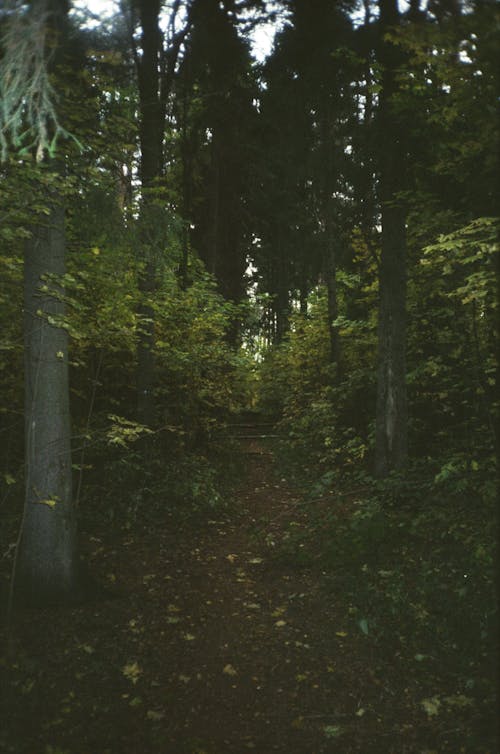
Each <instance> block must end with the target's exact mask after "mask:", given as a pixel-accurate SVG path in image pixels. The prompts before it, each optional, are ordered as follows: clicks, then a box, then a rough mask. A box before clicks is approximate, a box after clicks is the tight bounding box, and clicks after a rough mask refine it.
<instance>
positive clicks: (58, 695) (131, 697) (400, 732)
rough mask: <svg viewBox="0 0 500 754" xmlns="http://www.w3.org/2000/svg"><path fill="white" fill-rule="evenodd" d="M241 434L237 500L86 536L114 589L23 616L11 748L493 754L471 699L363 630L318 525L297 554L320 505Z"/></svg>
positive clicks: (9, 679) (130, 753)
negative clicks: (205, 511) (195, 514)
mask: <svg viewBox="0 0 500 754" xmlns="http://www.w3.org/2000/svg"><path fill="white" fill-rule="evenodd" d="M241 443H242V445H243V446H244V452H245V459H246V463H245V466H246V474H245V476H244V478H243V479H242V480H241V483H240V484H239V485H238V488H237V489H235V490H234V493H233V500H232V503H231V505H230V508H229V509H228V511H227V512H217V513H214V514H213V516H211V517H208V516H207V517H204V518H200V519H198V520H196V521H194V522H193V521H185V522H184V523H182V524H180V523H179V521H178V520H176V519H174V518H173V517H171V518H169V517H165V518H164V519H163V520H162V521H161V522H160V521H158V524H157V525H156V526H155V527H153V528H152V527H151V526H150V525H146V524H142V525H141V524H140V523H137V525H136V526H134V527H132V528H129V529H126V528H120V527H119V526H118V525H116V527H115V529H114V531H110V530H109V527H108V528H106V529H104V528H103V530H102V531H94V532H92V533H91V534H90V533H87V534H86V535H85V537H84V541H83V549H84V554H85V556H86V559H87V560H88V562H89V564H90V569H91V571H92V573H93V575H94V576H95V577H96V578H97V579H98V580H99V581H100V582H101V583H104V584H106V585H107V587H108V591H109V594H108V595H102V596H101V597H100V598H99V599H95V600H94V601H92V602H89V603H87V604H84V605H81V606H78V607H75V608H73V609H70V610H68V609H66V610H62V609H52V610H43V611H27V610H26V611H20V612H18V613H17V614H16V615H15V616H14V622H13V626H12V637H11V651H10V654H7V653H6V651H5V650H6V637H5V635H2V650H3V652H2V659H1V674H2V695H1V710H0V719H1V720H2V727H1V732H0V751H2V752H6V754H7V752H8V753H9V754H115V753H116V754H118V753H120V754H148V753H151V754H243V752H245V751H255V752H256V753H257V754H271V752H282V753H283V754H285V752H287V753H289V754H294V753H296V754H322V753H325V754H326V753H327V752H339V753H342V754H349V752H360V753H361V752H363V754H365V753H369V752H374V754H376V753H377V752H381V753H382V752H384V753H385V752H387V753H390V752H394V754H396V753H397V754H402V753H404V752H418V753H419V754H431V753H433V752H450V753H452V752H453V754H456V753H457V752H478V753H479V752H482V753H483V754H486V752H491V754H493V751H494V748H493V747H494V744H493V743H492V730H491V727H490V728H487V727H485V726H486V725H487V723H486V722H485V721H487V720H488V716H487V715H485V714H484V711H482V710H481V709H479V708H478V700H477V698H476V699H474V698H473V697H472V696H470V697H469V696H466V695H464V694H463V693H458V691H457V689H456V688H454V686H453V678H452V676H450V678H449V680H447V679H446V677H445V676H443V675H442V674H441V675H439V674H438V675H436V673H434V674H433V673H430V672H428V670H427V668H426V667H425V662H419V661H415V659H414V658H413V657H411V658H409V657H407V656H405V653H404V652H402V651H400V648H398V649H397V650H396V649H392V650H391V641H390V637H389V638H387V640H386V641H385V643H384V644H383V645H382V646H381V645H380V643H377V642H375V641H374V639H373V637H372V636H371V635H370V634H368V635H367V634H366V632H365V631H364V630H363V629H364V628H366V626H363V625H361V626H360V625H359V623H360V622H359V616H355V615H353V612H354V610H355V608H353V605H352V604H350V602H349V599H348V598H347V596H346V594H347V593H346V590H345V585H343V582H342V576H341V574H339V577H338V579H336V576H335V572H332V571H331V570H330V572H327V571H325V561H324V558H323V557H322V551H321V547H320V546H319V544H320V532H318V547H316V548H315V546H314V540H311V538H310V537H309V539H308V538H307V536H306V537H304V538H302V539H301V538H300V537H297V538H296V543H295V544H296V547H295V549H294V552H295V553H297V552H300V550H301V548H302V549H306V550H307V552H306V553H304V557H297V556H296V554H295V555H293V553H292V550H291V549H290V547H288V545H289V542H290V539H291V538H293V536H294V533H295V532H301V531H302V532H304V531H308V530H310V529H311V522H310V520H309V518H310V516H311V510H312V507H311V506H310V505H304V504H303V501H302V498H301V496H300V495H299V494H298V492H297V490H296V489H294V488H293V487H292V486H291V485H290V484H289V483H288V482H287V481H286V479H283V478H282V477H281V476H280V474H279V473H278V470H277V468H276V466H275V463H274V459H273V456H272V453H271V452H270V451H269V450H268V449H266V448H265V447H264V445H263V444H262V443H261V444H259V442H258V441H256V440H253V439H251V438H250V439H248V438H246V439H245V438H244V439H242V440H241ZM330 502H331V501H330ZM354 504H355V496H350V497H349V496H344V497H342V498H341V499H340V498H339V500H338V501H337V505H338V507H339V510H341V509H342V507H343V509H344V511H345V514H346V515H347V513H348V510H349V506H351V505H354ZM316 511H317V509H316ZM287 543H288V545H287ZM287 547H288V549H287ZM2 631H3V633H4V628H2ZM394 646H396V642H394Z"/></svg>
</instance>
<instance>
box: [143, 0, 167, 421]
mask: <svg viewBox="0 0 500 754" xmlns="http://www.w3.org/2000/svg"><path fill="white" fill-rule="evenodd" d="M159 13H160V2H159V0H141V2H140V4H139V14H140V22H141V28H142V39H141V46H142V57H141V58H140V60H138V64H137V72H138V81H139V100H140V113H141V115H140V127H139V139H140V145H141V164H140V174H141V185H142V190H143V196H142V211H141V223H142V225H143V243H144V246H145V248H146V249H147V248H148V243H147V241H148V223H149V222H151V220H150V218H149V217H148V204H149V203H150V202H151V196H150V194H149V192H150V191H151V189H152V188H153V186H154V184H155V181H156V180H157V179H158V178H159V177H160V174H161V168H162V143H163V113H162V103H161V98H160V51H161V46H162V38H161V33H160V28H159ZM155 288H156V265H155V263H154V250H153V249H150V250H149V251H147V253H146V256H145V259H144V267H143V270H142V271H141V273H140V275H139V290H140V292H141V294H142V303H141V305H140V307H139V311H138V314H139V317H140V319H141V327H140V329H139V333H138V341H137V419H138V421H139V422H140V423H141V424H145V425H148V426H152V425H154V423H155V400H154V389H155V354H154V342H155V321H154V320H155V318H154V311H153V308H152V306H151V304H150V299H151V297H152V296H153V295H154V292H155Z"/></svg>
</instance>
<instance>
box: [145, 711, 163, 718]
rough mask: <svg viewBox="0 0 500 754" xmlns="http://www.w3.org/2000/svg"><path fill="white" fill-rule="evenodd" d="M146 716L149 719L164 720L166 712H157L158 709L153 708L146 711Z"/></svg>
mask: <svg viewBox="0 0 500 754" xmlns="http://www.w3.org/2000/svg"><path fill="white" fill-rule="evenodd" d="M146 717H147V718H148V720H163V718H164V717H165V713H164V712H156V710H153V709H148V711H147V712H146Z"/></svg>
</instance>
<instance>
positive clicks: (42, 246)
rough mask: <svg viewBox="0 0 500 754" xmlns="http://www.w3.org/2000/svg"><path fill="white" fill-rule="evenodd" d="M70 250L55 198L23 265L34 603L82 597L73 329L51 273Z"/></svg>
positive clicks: (21, 572) (28, 566)
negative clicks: (64, 322)
mask: <svg viewBox="0 0 500 754" xmlns="http://www.w3.org/2000/svg"><path fill="white" fill-rule="evenodd" d="M65 252H66V242H65V233H64V209H63V207H62V206H61V204H60V203H58V202H57V201H55V200H54V201H53V203H52V206H51V208H50V216H49V217H48V219H47V222H46V224H45V225H43V226H42V225H40V226H38V227H36V228H35V229H34V232H33V237H32V238H31V239H30V240H29V241H28V242H27V243H26V250H25V264H24V340H25V343H24V345H25V456H26V497H25V505H24V518H23V524H22V530H21V537H20V542H19V546H18V552H17V557H16V566H15V586H14V591H15V596H16V601H22V602H24V603H28V604H42V605H43V604H47V603H54V602H56V603H60V602H63V603H67V602H72V601H74V600H75V599H78V596H79V595H78V592H79V581H78V559H77V551H76V515H75V508H74V505H73V499H72V474H71V443H70V438H71V432H70V411H69V385H68V335H67V332H66V330H65V329H64V328H63V327H61V326H60V324H59V321H60V320H59V319H58V318H60V317H61V316H63V315H64V304H63V303H62V301H61V300H60V295H61V294H62V293H63V291H62V289H61V288H59V287H56V286H55V283H54V282H53V281H52V280H51V276H57V278H59V277H60V276H62V275H63V274H64V271H65ZM45 287H46V288H47V289H48V290H46V289H45ZM54 318H55V319H54Z"/></svg>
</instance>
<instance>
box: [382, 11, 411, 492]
mask: <svg viewBox="0 0 500 754" xmlns="http://www.w3.org/2000/svg"><path fill="white" fill-rule="evenodd" d="M398 21H399V13H398V9H397V0H380V22H381V27H382V28H381V35H383V34H384V32H385V30H386V29H387V28H388V27H390V26H393V25H395V24H397V23H398ZM380 60H381V62H382V64H383V66H384V70H383V76H382V92H381V94H380V104H379V133H380V146H379V157H380V170H379V172H380V185H379V192H380V202H381V213H382V254H381V262H380V277H379V288H380V293H379V297H380V302H379V325H378V375H377V377H378V382H377V408H376V437H375V472H376V474H377V475H378V476H380V477H383V476H386V475H387V474H388V473H390V472H391V471H394V470H400V469H402V468H403V467H404V466H405V464H406V461H407V455H408V440H407V437H408V415H407V398H406V213H405V209H404V206H403V204H402V200H401V196H400V192H401V191H403V190H404V188H405V178H404V173H405V149H404V123H403V122H402V118H401V115H399V114H398V112H397V107H396V106H395V105H396V104H397V103H395V99H396V97H397V94H398V84H397V78H396V71H397V68H398V66H399V65H401V56H400V53H399V50H397V49H396V48H395V47H394V45H392V44H391V43H390V42H389V41H385V40H383V41H382V42H381V48H380Z"/></svg>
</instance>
